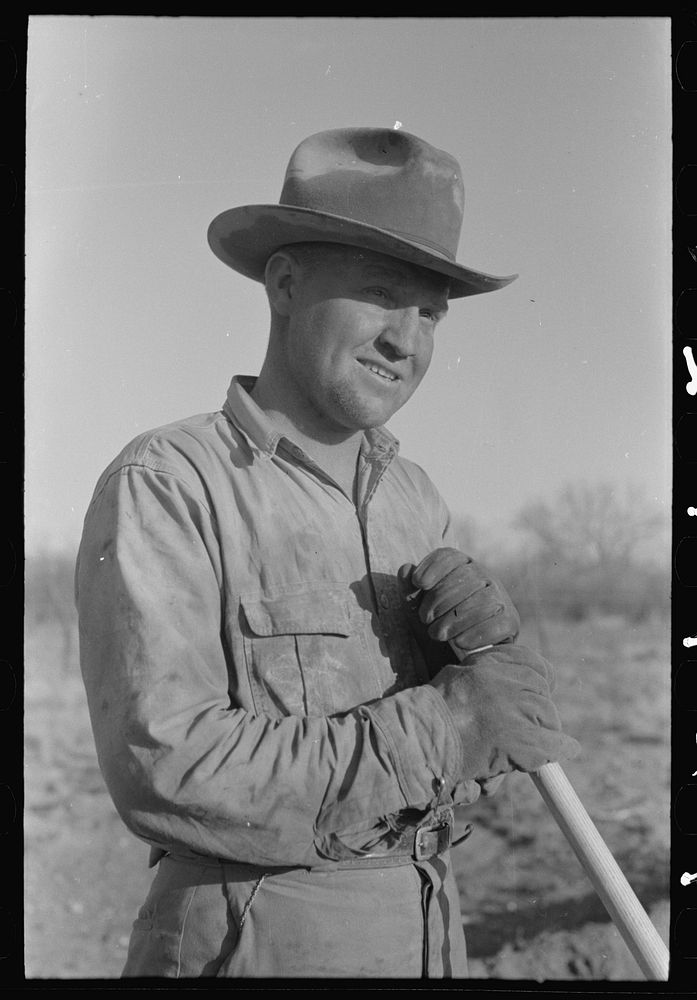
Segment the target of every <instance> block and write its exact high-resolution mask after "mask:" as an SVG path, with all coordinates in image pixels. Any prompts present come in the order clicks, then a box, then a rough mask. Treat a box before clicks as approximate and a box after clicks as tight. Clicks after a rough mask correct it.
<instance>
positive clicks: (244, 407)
mask: <svg viewBox="0 0 697 1000" xmlns="http://www.w3.org/2000/svg"><path fill="white" fill-rule="evenodd" d="M256 380H257V379H256V376H255V375H235V377H234V378H233V380H232V382H231V383H230V387H229V389H228V391H227V398H226V400H225V403H224V405H223V412H224V413H225V415H226V417H227V418H228V419H229V420H231V421H232V422H233V423H234V424H235V426H236V427H237V428H238V429H239V430H240V431H242V433H243V434H244V436H245V437H246V438H247V440H248V441H249V444H250V446H251V447H252V450H253V451H255V452H257V453H259V454H261V455H264V456H265V457H267V458H271V457H272V456H273V455H274V454H275V453H276V449H277V448H278V445H279V443H280V442H281V441H283V440H285V441H288V440H289V438H288V437H287V436H286V435H285V434H283V433H282V432H281V431H280V430H279V429H278V427H276V426H275V424H274V423H273V421H272V420H270V419H269V417H268V416H267V415H266V414H265V413H264V411H263V410H262V409H261V407H260V406H257V404H256V403H255V402H254V400H253V399H252V397H251V395H250V392H251V390H252V389H253V388H254V384H255V383H256ZM291 444H292V442H291ZM361 451H362V452H363V454H364V455H365V457H366V458H367V459H370V458H373V457H376V458H381V459H382V458H385V456H386V454H388V453H389V454H390V457H394V456H395V455H396V454H397V452H398V451H399V441H398V440H397V438H396V437H395V436H394V434H392V433H391V432H390V431H388V430H387V428H386V427H372V428H370V429H368V430H367V431H366V432H365V434H364V444H363V446H362V448H361Z"/></svg>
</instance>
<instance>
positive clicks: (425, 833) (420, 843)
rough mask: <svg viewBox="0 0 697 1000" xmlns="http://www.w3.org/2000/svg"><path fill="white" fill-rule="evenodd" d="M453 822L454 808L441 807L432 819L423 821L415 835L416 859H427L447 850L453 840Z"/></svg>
mask: <svg viewBox="0 0 697 1000" xmlns="http://www.w3.org/2000/svg"><path fill="white" fill-rule="evenodd" d="M453 824H454V816H453V811H452V809H439V810H438V811H437V812H436V813H435V815H433V816H432V817H431V818H430V820H428V821H427V822H426V823H422V824H421V826H420V827H418V828H417V830H416V834H415V836H414V859H415V860H416V861H427V860H428V859H429V858H432V857H434V856H435V855H436V854H442V853H443V851H447V849H448V848H449V847H450V845H451V843H452V840H453Z"/></svg>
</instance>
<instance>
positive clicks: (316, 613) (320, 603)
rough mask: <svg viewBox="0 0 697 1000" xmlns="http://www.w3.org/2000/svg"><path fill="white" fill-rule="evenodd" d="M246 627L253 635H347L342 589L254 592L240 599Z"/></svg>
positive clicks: (348, 621)
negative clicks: (285, 592)
mask: <svg viewBox="0 0 697 1000" xmlns="http://www.w3.org/2000/svg"><path fill="white" fill-rule="evenodd" d="M241 604H242V610H243V611H244V614H245V617H246V619H247V623H248V624H249V627H250V629H251V630H252V632H254V633H255V634H256V635H303V634H309V635H311V634H313V633H323V634H331V635H351V632H352V627H351V615H350V611H349V606H348V599H347V596H346V591H344V590H339V589H338V588H336V589H332V588H331V587H329V588H328V587H322V588H316V589H313V590H303V591H302V592H301V593H294V594H280V595H277V596H270V595H268V594H261V595H260V594H255V595H254V596H251V597H243V598H242V599H241Z"/></svg>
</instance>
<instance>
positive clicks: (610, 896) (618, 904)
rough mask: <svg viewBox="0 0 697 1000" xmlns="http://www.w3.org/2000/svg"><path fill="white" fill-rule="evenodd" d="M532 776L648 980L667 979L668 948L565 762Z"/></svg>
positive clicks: (549, 766) (544, 768)
mask: <svg viewBox="0 0 697 1000" xmlns="http://www.w3.org/2000/svg"><path fill="white" fill-rule="evenodd" d="M530 777H531V778H532V780H533V782H534V784H535V787H536V788H537V790H538V791H539V793H540V795H541V796H542V798H543V799H544V801H545V804H546V805H547V807H548V809H549V811H550V812H551V813H552V816H554V819H555V820H556V821H557V823H558V825H559V827H560V829H561V831H562V833H563V834H564V836H565V837H566V839H567V840H568V842H569V843H570V844H571V847H572V848H573V850H574V853H575V854H576V857H577V858H578V860H579V861H580V862H581V864H582V866H583V868H584V870H585V872H586V874H587V875H588V878H589V879H590V881H591V882H592V884H593V887H594V889H595V891H596V892H597V893H598V895H599V896H600V899H601V900H602V902H603V904H604V906H605V908H606V910H607V911H608V913H609V914H610V916H611V917H612V920H613V921H614V923H615V925H616V927H617V929H618V931H619V932H620V934H621V935H622V937H623V938H624V940H625V942H626V944H627V946H628V948H629V950H630V951H631V953H632V955H633V956H634V958H635V959H636V960H637V962H638V964H639V967H640V969H641V971H642V972H643V973H644V975H645V976H646V978H647V979H656V980H667V979H668V966H669V956H668V949H667V948H666V946H665V944H664V942H663V939H662V938H661V937H660V935H659V933H658V931H657V930H656V928H655V927H654V925H653V924H652V923H651V921H650V920H649V917H648V915H647V913H646V911H645V910H644V908H643V906H642V905H641V903H640V902H639V900H638V899H637V897H636V896H635V894H634V891H633V890H632V888H631V886H630V885H629V883H628V882H627V880H626V878H625V877H624V875H623V874H622V871H621V870H620V868H619V865H618V864H617V862H616V861H615V859H614V858H613V856H612V854H611V853H610V850H609V848H608V846H607V844H606V843H605V841H604V840H603V838H602V837H601V836H600V834H599V833H598V831H597V829H596V827H595V825H594V823H593V821H592V820H591V818H590V816H589V815H588V813H587V812H586V810H585V808H584V806H583V803H582V802H581V800H580V799H579V797H578V796H577V795H576V792H575V791H574V789H573V787H572V786H571V782H570V781H569V779H568V778H567V777H566V775H565V774H564V771H563V770H562V768H561V766H560V765H559V764H544V765H543V766H542V767H541V768H540V770H539V771H536V772H535V773H534V774H531V775H530Z"/></svg>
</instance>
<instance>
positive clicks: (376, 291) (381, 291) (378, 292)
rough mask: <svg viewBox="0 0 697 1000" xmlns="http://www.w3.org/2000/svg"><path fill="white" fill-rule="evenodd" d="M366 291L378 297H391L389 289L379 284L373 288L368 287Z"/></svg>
mask: <svg viewBox="0 0 697 1000" xmlns="http://www.w3.org/2000/svg"><path fill="white" fill-rule="evenodd" d="M366 291H367V292H368V294H369V295H374V296H375V298H376V299H387V298H389V296H388V294H387V290H386V289H384V288H380V287H379V286H373V287H372V288H367V289H366Z"/></svg>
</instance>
